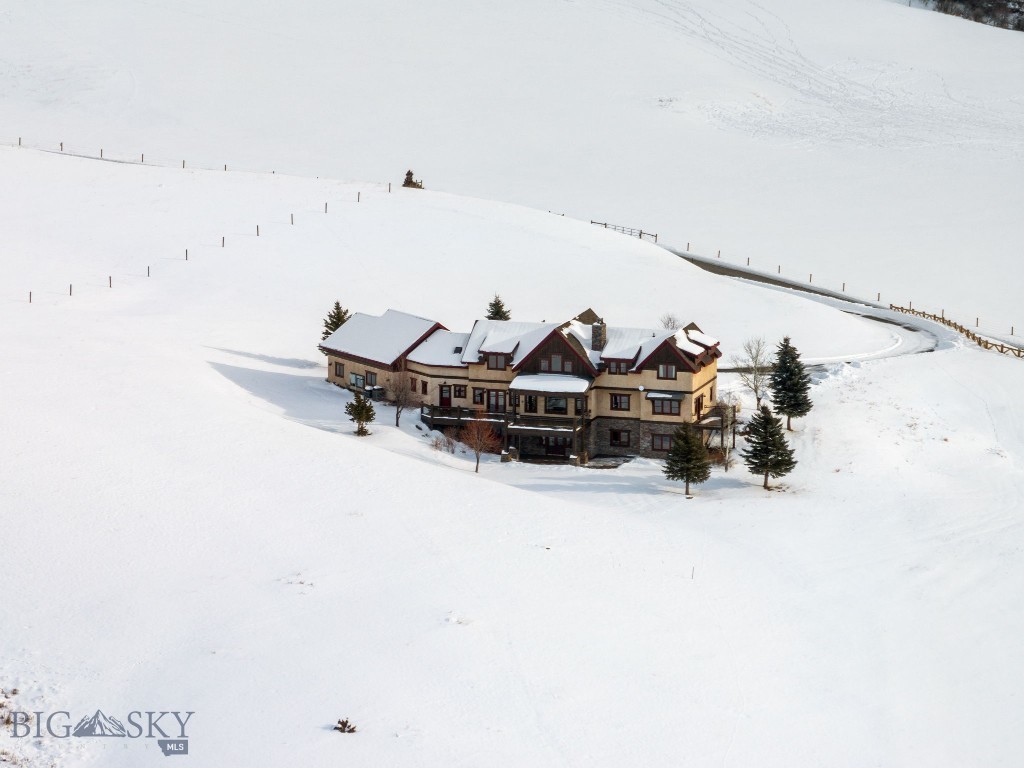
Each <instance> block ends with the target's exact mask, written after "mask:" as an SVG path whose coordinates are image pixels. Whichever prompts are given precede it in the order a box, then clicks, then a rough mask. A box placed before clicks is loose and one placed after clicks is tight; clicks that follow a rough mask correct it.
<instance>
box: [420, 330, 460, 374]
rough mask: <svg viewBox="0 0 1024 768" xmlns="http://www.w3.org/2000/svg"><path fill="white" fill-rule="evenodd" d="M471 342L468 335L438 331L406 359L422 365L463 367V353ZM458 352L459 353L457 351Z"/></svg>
mask: <svg viewBox="0 0 1024 768" xmlns="http://www.w3.org/2000/svg"><path fill="white" fill-rule="evenodd" d="M468 341H469V334H468V333H454V332H452V331H445V330H440V329H439V330H436V331H434V332H433V333H432V334H430V336H428V337H427V338H426V339H424V341H423V343H422V344H420V345H419V346H417V347H416V349H414V350H413V351H412V352H410V353H409V356H408V357H407V358H406V359H407V360H409V362H411V363H420V364H421V365H446V366H456V367H460V368H461V367H462V352H463V350H464V349H465V348H466V343H467V342H468ZM456 350H458V351H456Z"/></svg>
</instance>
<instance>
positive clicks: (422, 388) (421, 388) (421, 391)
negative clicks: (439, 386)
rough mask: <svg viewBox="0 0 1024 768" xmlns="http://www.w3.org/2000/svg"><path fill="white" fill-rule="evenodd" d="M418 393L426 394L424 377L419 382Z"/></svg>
mask: <svg viewBox="0 0 1024 768" xmlns="http://www.w3.org/2000/svg"><path fill="white" fill-rule="evenodd" d="M420 394H421V395H425V394H427V380H426V379H424V380H423V381H421V382H420Z"/></svg>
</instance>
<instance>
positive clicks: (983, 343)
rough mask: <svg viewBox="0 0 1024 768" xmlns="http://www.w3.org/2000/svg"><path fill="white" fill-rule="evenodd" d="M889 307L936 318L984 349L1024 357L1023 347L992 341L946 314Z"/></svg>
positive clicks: (906, 312) (926, 317)
mask: <svg viewBox="0 0 1024 768" xmlns="http://www.w3.org/2000/svg"><path fill="white" fill-rule="evenodd" d="M889 309H891V310H893V311H894V312H902V313H903V314H905V315H914V316H915V317H923V318H925V319H927V320H934V321H935V322H936V323H942V324H943V325H944V326H946V327H947V328H952V329H953V330H955V331H957V332H958V333H962V334H963V335H964V336H966V337H967V338H968V339H970V340H971V341H973V342H974V343H975V344H977V345H978V346H980V347H982V348H984V349H994V350H995V351H996V352H1000V353H1002V354H1004V355H1013V356H1014V357H1019V358H1021V359H1024V349H1021V348H1020V347H1014V346H1012V345H1010V344H1004V343H1003V342H1000V341H992V340H991V339H986V338H985V337H983V336H979V335H978V334H976V333H975V332H974V331H972V330H971V329H970V328H965V327H964V326H962V325H961V324H960V323H955V322H953V321H952V320H950V319H948V318H947V317H946V316H945V315H933V314H932V313H931V312H922V311H921V310H919V309H912V308H910V307H897V306H896V305H895V304H890V305H889Z"/></svg>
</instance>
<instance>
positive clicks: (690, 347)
mask: <svg viewBox="0 0 1024 768" xmlns="http://www.w3.org/2000/svg"><path fill="white" fill-rule="evenodd" d="M675 336H676V346H677V347H679V348H680V349H681V350H683V352H689V353H690V354H691V355H693V356H694V357H696V356H698V355H703V354H704V347H702V346H700V345H699V344H694V343H693V342H692V341H690V340H689V339H688V338H687V337H686V336H687V332H686V331H683V330H680V331H677V332H676V335H675Z"/></svg>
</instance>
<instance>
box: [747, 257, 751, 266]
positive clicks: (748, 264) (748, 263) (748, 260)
mask: <svg viewBox="0 0 1024 768" xmlns="http://www.w3.org/2000/svg"><path fill="white" fill-rule="evenodd" d="M747 266H748V267H749V266H750V257H749V256H747Z"/></svg>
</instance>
